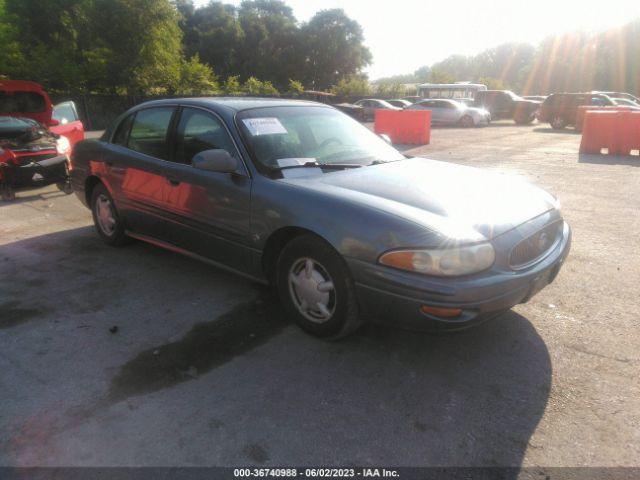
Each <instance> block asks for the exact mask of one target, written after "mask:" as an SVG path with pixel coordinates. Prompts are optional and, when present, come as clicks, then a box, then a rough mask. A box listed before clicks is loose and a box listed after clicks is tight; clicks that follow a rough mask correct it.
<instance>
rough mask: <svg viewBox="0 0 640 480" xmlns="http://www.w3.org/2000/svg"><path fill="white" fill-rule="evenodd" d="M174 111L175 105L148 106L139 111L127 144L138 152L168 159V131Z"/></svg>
mask: <svg viewBox="0 0 640 480" xmlns="http://www.w3.org/2000/svg"><path fill="white" fill-rule="evenodd" d="M173 112H174V108H173V107H157V108H147V109H145V110H140V111H139V112H137V113H136V116H135V119H134V120H133V125H132V126H131V133H130V134H129V141H128V143H127V146H128V147H129V148H130V149H131V150H135V151H136V152H140V153H144V154H146V155H149V156H151V157H155V158H160V159H162V160H168V159H169V148H168V140H167V132H168V131H169V124H170V123H171V117H172V116H173Z"/></svg>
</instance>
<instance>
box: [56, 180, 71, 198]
mask: <svg viewBox="0 0 640 480" xmlns="http://www.w3.org/2000/svg"><path fill="white" fill-rule="evenodd" d="M56 187H57V188H58V190H60V191H61V192H62V193H64V194H65V195H71V194H72V193H73V188H72V187H71V183H69V182H59V183H56Z"/></svg>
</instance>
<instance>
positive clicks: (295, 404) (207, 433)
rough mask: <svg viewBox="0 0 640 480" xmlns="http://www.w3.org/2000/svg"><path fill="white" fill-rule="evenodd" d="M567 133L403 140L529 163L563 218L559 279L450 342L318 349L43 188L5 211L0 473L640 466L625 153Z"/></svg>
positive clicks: (470, 161) (219, 275) (251, 296)
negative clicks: (565, 241) (592, 147)
mask: <svg viewBox="0 0 640 480" xmlns="http://www.w3.org/2000/svg"><path fill="white" fill-rule="evenodd" d="M579 141H580V137H579V136H578V135H575V134H574V133H572V132H571V131H566V132H563V133H556V132H553V131H551V130H550V129H549V128H547V126H546V125H537V124H534V125H531V126H525V127H518V126H514V125H513V124H510V123H496V124H493V125H492V126H490V127H488V128H483V129H470V130H463V129H455V128H450V129H437V130H434V131H433V132H432V143H431V145H429V146H425V147H420V148H410V147H409V148H404V150H406V152H407V153H409V154H412V155H424V156H430V157H432V158H435V159H439V160H445V161H450V162H455V163H462V164H466V165H474V166H479V167H486V168H490V169H495V170H500V171H506V172H512V173H517V174H520V175H524V176H526V177H527V178H529V179H530V180H531V181H533V182H534V183H536V184H537V185H539V186H541V187H543V188H545V189H548V190H549V191H551V192H552V193H553V194H555V195H556V196H557V197H558V198H559V199H560V201H561V202H562V207H563V212H564V215H565V217H566V219H567V220H568V221H569V222H570V224H571V225H572V227H573V231H574V241H573V248H572V252H571V254H570V256H569V259H568V261H567V263H566V264H565V266H564V268H563V270H562V271H561V273H560V275H559V276H558V278H557V280H556V282H555V283H554V284H552V285H550V286H549V287H547V288H546V289H545V290H543V291H542V292H541V293H540V294H538V295H537V296H536V297H534V298H533V299H532V300H531V301H530V302H529V303H528V304H526V305H520V306H518V307H516V308H514V309H513V311H511V312H509V313H507V314H505V315H503V316H502V317H500V318H498V319H497V320H495V321H493V322H491V323H488V324H485V325H483V326H480V327H478V328H475V329H472V330H468V331H465V332H462V333H458V334H455V335H444V336H429V335H425V334H417V333H412V332H404V331H396V330H393V329H383V328H381V327H374V326H370V327H367V328H365V329H364V330H362V331H361V332H359V333H358V334H356V335H355V336H353V337H351V338H348V339H346V340H344V341H341V342H324V341H320V340H317V339H314V338H311V337H309V336H307V335H305V334H304V333H302V332H301V331H300V330H298V328H297V327H295V326H292V325H289V324H287V323H285V322H284V321H283V318H282V315H281V313H280V311H279V310H278V306H277V303H276V302H274V301H273V299H272V296H271V295H270V293H269V292H268V291H266V290H264V289H263V288H260V287H257V286H255V285H252V284H251V283H249V282H247V281H246V280H243V279H241V278H237V277H234V276H231V275H229V274H226V273H223V272H221V271H218V270H216V269H214V268H211V267H209V266H207V265H204V264H200V263H197V262H195V261H193V260H190V259H187V258H184V257H181V256H178V255H175V254H173V253H169V252H165V251H163V250H160V249H158V248H155V247H152V246H149V245H145V244H142V243H135V244H133V245H131V246H127V247H124V248H120V249H114V248H110V247H107V246H104V245H103V244H102V243H101V242H100V240H99V239H98V237H97V235H96V234H95V232H94V230H93V227H92V226H91V218H90V213H89V211H88V210H86V209H85V208H84V207H83V206H81V204H80V203H79V201H78V200H77V199H76V198H75V197H74V196H65V195H63V194H61V193H59V192H57V190H56V189H55V187H51V188H46V189H41V190H36V191H29V192H21V193H19V194H18V198H17V200H16V201H14V202H10V203H0V346H1V348H0V402H1V403H0V405H1V409H0V465H62V466H68V465H90V466H94V465H101V466H112V465H113V466H120V465H130V466H137V465H154V466H172V465H176V466H177V465H249V464H255V465H316V466H318V465H320V466H323V465H348V464H355V465H377V466H381V465H394V466H425V465H458V466H476V465H482V466H520V465H536V466H577V465H580V466H638V465H639V464H640V461H639V459H640V380H639V375H638V373H639V372H640V368H639V367H640V334H639V333H638V327H639V326H640V325H639V323H640V322H639V311H640V299H639V297H640V295H639V293H640V290H639V286H640V255H639V243H640V240H639V239H640V168H639V167H640V158H638V157H635V158H615V157H606V156H603V157H596V156H589V157H580V156H579V155H578V145H579ZM114 327H117V331H115V333H112V331H114V330H115V328H114Z"/></svg>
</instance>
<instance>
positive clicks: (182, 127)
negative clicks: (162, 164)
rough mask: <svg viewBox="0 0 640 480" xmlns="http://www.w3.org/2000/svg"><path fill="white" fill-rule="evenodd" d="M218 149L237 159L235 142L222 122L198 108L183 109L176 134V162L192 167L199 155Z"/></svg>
mask: <svg viewBox="0 0 640 480" xmlns="http://www.w3.org/2000/svg"><path fill="white" fill-rule="evenodd" d="M216 149H220V150H226V151H227V152H229V155H231V156H232V157H236V158H237V155H236V149H235V146H234V144H233V141H232V140H231V137H229V134H228V132H227V130H226V129H225V128H224V125H222V123H221V122H220V120H218V119H217V118H216V117H214V116H213V115H211V114H209V113H207V112H204V111H202V110H198V109H196V108H185V109H183V110H182V115H180V123H179V124H178V129H177V132H176V154H175V161H176V162H178V163H186V164H188V165H191V160H192V159H193V157H195V156H196V155H197V154H198V153H200V152H202V151H204V150H216Z"/></svg>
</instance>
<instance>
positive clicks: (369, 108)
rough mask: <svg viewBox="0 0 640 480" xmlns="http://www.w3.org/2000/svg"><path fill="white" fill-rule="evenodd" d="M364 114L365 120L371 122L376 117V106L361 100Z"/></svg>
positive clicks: (368, 101) (371, 102)
mask: <svg viewBox="0 0 640 480" xmlns="http://www.w3.org/2000/svg"><path fill="white" fill-rule="evenodd" d="M362 104H363V106H364V114H365V118H366V119H367V120H373V119H375V116H376V105H375V103H374V102H373V101H371V100H363V102H362Z"/></svg>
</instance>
